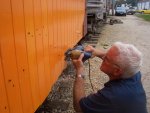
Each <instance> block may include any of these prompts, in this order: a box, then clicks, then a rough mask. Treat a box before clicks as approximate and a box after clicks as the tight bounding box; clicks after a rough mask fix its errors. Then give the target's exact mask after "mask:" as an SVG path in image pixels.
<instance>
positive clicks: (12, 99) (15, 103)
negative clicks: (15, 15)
mask: <svg viewBox="0 0 150 113" xmlns="http://www.w3.org/2000/svg"><path fill="white" fill-rule="evenodd" d="M0 14H1V18H0V25H1V26H0V46H1V47H0V48H1V59H2V66H3V73H4V77H5V84H6V91H7V95H8V103H9V107H10V112H11V113H22V106H21V96H20V87H19V80H18V72H17V65H16V55H15V45H14V37H13V25H12V13H11V3H10V1H9V0H5V1H2V2H1V5H0Z"/></svg>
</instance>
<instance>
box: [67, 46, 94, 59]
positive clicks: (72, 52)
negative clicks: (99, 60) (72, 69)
mask: <svg viewBox="0 0 150 113" xmlns="http://www.w3.org/2000/svg"><path fill="white" fill-rule="evenodd" d="M82 53H84V57H83V59H82V61H83V62H85V61H86V60H87V59H89V58H91V56H92V53H91V52H87V51H84V47H83V46H82V45H78V46H76V47H74V48H73V49H69V50H68V51H67V52H66V53H65V56H66V58H67V59H69V58H71V59H72V60H73V59H78V58H79V57H80V55H81V54H82Z"/></svg>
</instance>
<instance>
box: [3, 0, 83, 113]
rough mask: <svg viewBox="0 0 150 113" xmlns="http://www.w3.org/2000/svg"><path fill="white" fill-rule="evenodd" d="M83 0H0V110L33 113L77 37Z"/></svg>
mask: <svg viewBox="0 0 150 113" xmlns="http://www.w3.org/2000/svg"><path fill="white" fill-rule="evenodd" d="M84 3H85V0H1V4H0V101H1V103H2V104H0V113H34V111H35V110H36V109H37V108H38V107H39V105H40V104H42V102H43V101H44V100H45V98H46V97H47V96H48V93H49V92H50V91H51V88H52V86H53V84H54V83H55V82H56V80H57V78H58V77H59V75H60V74H61V72H62V70H63V68H64V66H65V61H64V58H65V56H64V52H66V50H67V49H69V48H72V47H73V46H74V45H75V44H76V43H77V42H78V41H79V40H80V39H81V38H82V32H83V31H82V30H83V21H84V15H85V14H84V9H85V4H84Z"/></svg>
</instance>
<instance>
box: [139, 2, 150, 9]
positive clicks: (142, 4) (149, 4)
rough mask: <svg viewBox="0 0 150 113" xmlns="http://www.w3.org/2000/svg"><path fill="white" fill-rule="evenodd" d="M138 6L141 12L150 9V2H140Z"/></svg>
mask: <svg viewBox="0 0 150 113" xmlns="http://www.w3.org/2000/svg"><path fill="white" fill-rule="evenodd" d="M137 6H138V9H139V10H143V9H150V0H149V1H141V2H138V5H137Z"/></svg>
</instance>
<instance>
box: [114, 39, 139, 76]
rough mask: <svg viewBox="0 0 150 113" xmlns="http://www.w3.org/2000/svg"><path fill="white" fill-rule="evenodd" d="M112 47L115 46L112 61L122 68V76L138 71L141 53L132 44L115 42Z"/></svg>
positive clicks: (131, 74)
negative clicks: (114, 55)
mask: <svg viewBox="0 0 150 113" xmlns="http://www.w3.org/2000/svg"><path fill="white" fill-rule="evenodd" d="M112 48H116V51H117V55H116V57H115V59H114V61H115V62H116V63H117V64H118V65H119V66H120V68H121V69H123V75H122V78H128V77H130V76H133V75H134V74H136V73H137V72H138V71H139V69H140V66H141V65H142V53H141V52H140V51H139V50H138V49H137V48H136V47H135V46H134V45H132V44H125V43H122V42H116V43H114V44H113V45H112Z"/></svg>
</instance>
